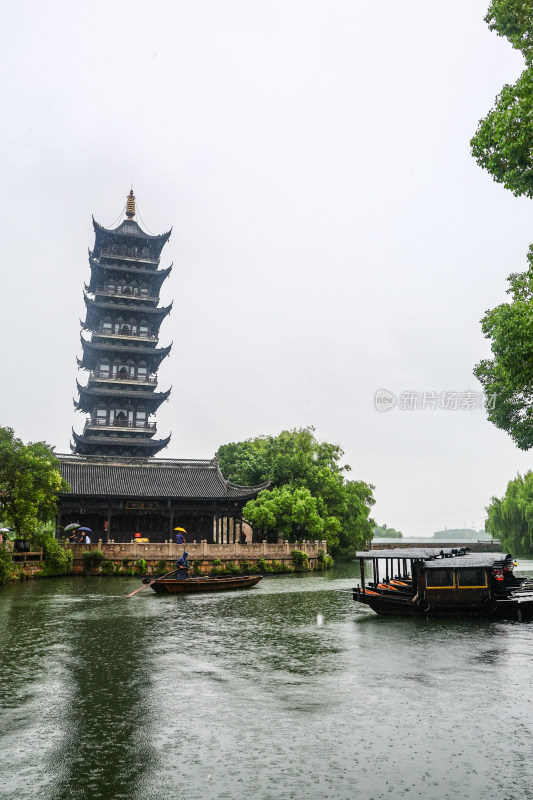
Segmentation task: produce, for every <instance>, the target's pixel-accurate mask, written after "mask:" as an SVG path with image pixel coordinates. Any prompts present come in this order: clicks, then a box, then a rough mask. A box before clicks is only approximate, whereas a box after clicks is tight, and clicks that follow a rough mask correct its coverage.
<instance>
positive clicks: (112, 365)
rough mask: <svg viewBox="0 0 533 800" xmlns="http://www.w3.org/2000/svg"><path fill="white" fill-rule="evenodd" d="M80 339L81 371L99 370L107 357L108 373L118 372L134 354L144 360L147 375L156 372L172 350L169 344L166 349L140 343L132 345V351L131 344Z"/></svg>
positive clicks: (79, 360)
mask: <svg viewBox="0 0 533 800" xmlns="http://www.w3.org/2000/svg"><path fill="white" fill-rule="evenodd" d="M80 338H81V346H82V347H83V356H82V358H81V359H78V366H79V367H80V368H81V369H89V370H97V369H99V366H100V361H101V360H102V359H105V357H106V356H107V357H108V359H109V371H110V373H112V372H115V373H117V372H119V371H120V369H121V367H122V366H123V362H124V360H127V359H128V358H129V357H130V355H131V354H132V352H135V356H136V357H137V358H139V359H144V360H146V362H147V370H148V373H152V372H156V371H157V369H158V368H159V365H160V364H161V362H162V361H163V359H164V358H166V357H167V356H168V354H169V353H170V351H171V349H172V345H171V344H169V345H168V347H147V346H145V345H144V343H141V344H136V345H134V347H135V350H133V348H132V346H131V344H114V343H112V342H111V343H110V342H109V341H105V342H102V343H100V342H92V341H87V340H86V339H84V338H83V337H80ZM154 344H155V343H154Z"/></svg>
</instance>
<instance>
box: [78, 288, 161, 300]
mask: <svg viewBox="0 0 533 800" xmlns="http://www.w3.org/2000/svg"><path fill="white" fill-rule="evenodd" d="M94 293H95V294H108V295H110V296H112V297H117V296H118V297H135V299H137V300H159V295H158V294H157V292H146V291H143V290H142V289H139V288H137V287H136V286H134V287H132V288H130V287H128V286H115V287H114V288H111V287H109V286H97V287H96V289H95V290H94Z"/></svg>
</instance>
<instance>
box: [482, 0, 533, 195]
mask: <svg viewBox="0 0 533 800" xmlns="http://www.w3.org/2000/svg"><path fill="white" fill-rule="evenodd" d="M485 21H486V22H487V23H488V25H489V28H490V29H491V30H493V31H495V32H496V33H498V35H500V36H505V37H506V38H507V39H508V40H509V41H510V42H511V44H512V46H513V47H514V48H515V49H517V50H520V51H521V52H522V54H523V56H524V58H525V61H526V69H525V70H524V72H523V73H522V74H521V75H520V77H519V78H518V80H517V81H516V83H515V84H514V85H512V86H511V85H508V84H507V85H505V86H504V87H503V89H502V90H501V92H500V94H499V95H498V96H497V98H496V102H495V104H494V108H492V109H491V110H490V111H489V113H488V114H487V116H486V117H484V118H483V119H481V120H480V122H479V125H478V128H477V131H476V133H475V135H474V136H473V138H472V140H471V142H470V144H471V147H472V155H473V156H474V158H475V159H476V161H477V163H478V164H479V165H480V166H481V167H483V169H486V170H487V171H488V172H490V174H491V175H492V177H493V179H494V180H495V181H496V182H498V183H502V184H503V185H504V186H505V187H506V189H509V190H510V191H512V192H513V194H514V195H517V196H518V195H525V196H526V197H533V5H532V3H531V2H530V0H493V2H492V3H491V5H490V7H489V10H488V12H487V15H486V17H485Z"/></svg>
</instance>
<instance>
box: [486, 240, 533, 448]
mask: <svg viewBox="0 0 533 800" xmlns="http://www.w3.org/2000/svg"><path fill="white" fill-rule="evenodd" d="M528 260H529V268H528V270H527V271H526V272H523V273H516V274H513V275H510V276H509V279H508V280H509V284H510V287H509V289H508V293H509V294H510V295H511V298H512V302H510V303H502V304H501V305H499V306H497V307H496V308H493V309H492V310H489V311H487V312H486V314H485V316H484V317H483V319H482V329H483V333H484V334H485V337H486V338H487V339H489V340H490V342H491V349H492V353H493V357H492V358H490V359H483V360H482V361H480V362H479V363H478V364H477V365H476V367H475V369H474V375H475V376H476V377H477V378H478V380H479V381H480V382H481V383H482V385H483V387H484V389H485V394H486V395H487V396H488V398H489V402H488V403H487V415H488V418H489V420H490V421H491V422H493V423H494V425H496V426H497V427H498V428H501V429H502V430H505V431H507V432H508V433H509V434H510V436H511V437H512V439H513V440H514V441H515V442H516V444H517V445H518V447H519V448H520V449H522V450H529V448H530V447H532V446H533V246H531V247H530V248H529V254H528Z"/></svg>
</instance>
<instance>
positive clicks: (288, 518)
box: [218, 427, 374, 558]
mask: <svg viewBox="0 0 533 800" xmlns="http://www.w3.org/2000/svg"><path fill="white" fill-rule="evenodd" d="M343 455H344V454H343V451H342V449H341V448H340V447H339V445H334V444H330V443H329V442H319V441H318V440H317V439H316V437H315V430H314V428H312V427H308V428H298V429H295V430H291V431H282V432H281V433H280V434H279V435H278V436H260V437H258V438H256V439H248V440H247V441H245V442H238V443H235V442H233V443H231V444H227V445H223V446H222V447H221V448H220V449H219V451H218V458H219V463H220V467H221V470H222V473H223V474H224V475H225V477H226V478H228V479H229V480H231V481H233V482H235V483H240V484H243V485H258V484H260V483H262V482H264V481H269V482H270V487H269V488H268V489H267V490H263V491H262V492H260V494H259V495H258V497H257V499H256V500H251V501H249V502H248V503H247V505H246V506H245V509H244V514H245V516H246V518H247V519H248V521H249V522H250V523H251V524H252V526H253V527H254V528H255V529H256V530H258V531H259V532H260V533H261V534H264V535H266V537H267V538H277V537H278V536H284V537H286V538H288V539H289V540H294V539H298V538H303V537H306V536H309V537H313V538H318V537H320V538H323V539H325V540H326V542H327V543H328V547H329V548H331V549H332V550H333V551H334V552H335V554H336V555H337V556H340V557H341V558H342V557H351V553H353V552H355V550H356V549H358V548H362V547H364V545H365V542H366V541H368V540H370V539H371V538H372V525H371V523H370V521H369V513H370V508H371V506H372V505H373V503H374V499H373V497H372V490H373V488H374V487H372V486H370V485H369V484H366V483H364V482H362V481H347V480H346V479H345V477H344V473H345V472H347V471H349V470H350V467H349V466H348V465H346V464H342V456H343Z"/></svg>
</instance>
